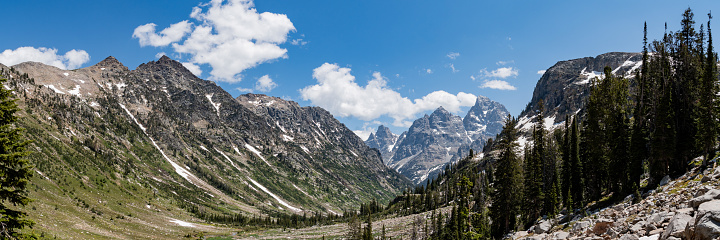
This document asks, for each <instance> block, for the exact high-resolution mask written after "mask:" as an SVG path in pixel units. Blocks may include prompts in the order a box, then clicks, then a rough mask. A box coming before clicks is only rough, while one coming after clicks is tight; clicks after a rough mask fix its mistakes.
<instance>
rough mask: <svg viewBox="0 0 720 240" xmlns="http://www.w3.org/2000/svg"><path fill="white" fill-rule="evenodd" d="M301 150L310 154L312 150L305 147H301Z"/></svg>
mask: <svg viewBox="0 0 720 240" xmlns="http://www.w3.org/2000/svg"><path fill="white" fill-rule="evenodd" d="M300 148H302V150H303V151H305V153H307V154H310V150H308V149H307V148H306V147H305V146H303V145H300Z"/></svg>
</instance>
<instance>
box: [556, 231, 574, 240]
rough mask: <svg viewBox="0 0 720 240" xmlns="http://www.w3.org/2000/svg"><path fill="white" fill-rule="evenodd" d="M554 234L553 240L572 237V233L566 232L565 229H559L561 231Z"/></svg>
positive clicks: (563, 239)
mask: <svg viewBox="0 0 720 240" xmlns="http://www.w3.org/2000/svg"><path fill="white" fill-rule="evenodd" d="M552 236H553V237H552V239H553V240H565V239H567V238H568V237H570V233H569V232H564V231H559V232H556V233H553V235H552Z"/></svg>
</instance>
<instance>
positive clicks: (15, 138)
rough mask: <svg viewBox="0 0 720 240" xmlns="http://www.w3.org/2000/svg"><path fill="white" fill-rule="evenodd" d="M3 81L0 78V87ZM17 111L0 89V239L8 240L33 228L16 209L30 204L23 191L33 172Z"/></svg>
mask: <svg viewBox="0 0 720 240" xmlns="http://www.w3.org/2000/svg"><path fill="white" fill-rule="evenodd" d="M6 81H7V80H6V79H0V85H2V84H5V82H6ZM19 110H20V109H19V108H18V106H17V104H16V103H15V99H12V91H11V90H6V89H4V88H0V162H1V163H2V164H0V236H2V238H10V239H13V238H18V237H21V236H22V234H20V233H19V232H18V231H19V230H21V229H23V228H25V227H32V226H33V225H34V222H33V221H32V220H29V219H27V213H25V212H24V211H21V210H17V209H16V208H15V206H26V205H28V204H29V203H30V202H31V201H32V200H31V199H30V198H28V196H27V189H26V187H27V183H28V181H29V179H30V177H32V169H33V167H32V165H30V162H29V160H28V159H27V158H25V156H27V155H28V154H29V152H28V151H26V149H25V147H26V146H27V144H29V143H30V141H26V140H24V139H23V136H22V132H23V131H24V129H22V128H18V127H15V124H16V123H17V121H18V117H17V116H15V113H16V112H17V111H19Z"/></svg>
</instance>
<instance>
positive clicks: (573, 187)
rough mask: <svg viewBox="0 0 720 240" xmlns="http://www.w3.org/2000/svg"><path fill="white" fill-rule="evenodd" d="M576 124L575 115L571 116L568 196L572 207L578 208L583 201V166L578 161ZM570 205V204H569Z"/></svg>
mask: <svg viewBox="0 0 720 240" xmlns="http://www.w3.org/2000/svg"><path fill="white" fill-rule="evenodd" d="M578 134H579V131H578V124H577V117H576V116H573V120H572V124H571V125H570V169H572V170H571V173H570V175H571V176H570V194H569V195H570V196H571V198H572V207H573V208H578V207H579V206H581V205H582V203H583V200H584V199H583V186H584V182H585V181H584V178H583V175H582V174H583V166H582V162H581V161H580V152H579V146H578ZM569 206H570V205H569Z"/></svg>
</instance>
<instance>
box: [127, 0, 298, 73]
mask: <svg viewBox="0 0 720 240" xmlns="http://www.w3.org/2000/svg"><path fill="white" fill-rule="evenodd" d="M190 17H191V18H192V19H191V20H190V21H194V23H192V22H189V21H188V20H185V21H182V22H179V23H176V24H173V25H170V27H168V28H166V29H164V30H162V31H161V32H160V33H159V34H157V33H155V24H153V23H149V24H145V25H141V26H139V27H137V28H136V29H135V32H134V33H133V37H135V38H138V39H139V40H140V45H141V46H146V45H151V46H167V45H171V46H172V49H173V50H174V51H175V52H176V53H180V54H181V56H188V57H189V59H188V60H187V62H190V63H193V64H196V65H203V64H208V65H210V67H211V68H212V70H211V71H210V75H211V76H210V79H211V80H215V81H224V82H230V83H233V82H239V81H240V80H241V75H240V73H242V72H243V71H244V70H246V69H249V68H253V67H255V66H257V65H258V64H261V63H266V62H269V61H272V60H275V59H279V58H287V49H284V48H280V46H279V44H282V43H285V42H286V41H287V35H288V33H290V32H291V31H295V26H294V25H293V23H292V22H291V21H290V19H288V17H287V16H286V15H284V14H277V13H270V12H263V13H259V12H258V11H257V9H255V5H254V3H253V1H251V0H227V1H224V0H212V1H211V2H209V3H204V4H200V5H199V6H198V7H195V8H193V10H192V13H191V14H190ZM187 33H189V35H187ZM186 35H187V37H186ZM183 39H184V40H183Z"/></svg>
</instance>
